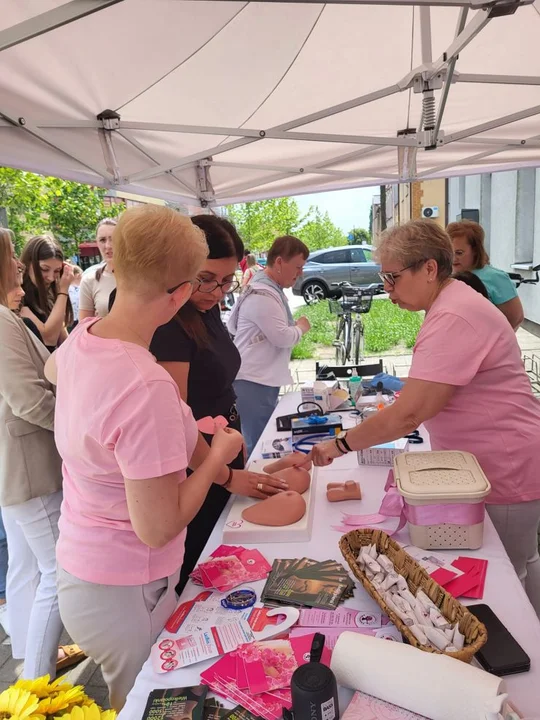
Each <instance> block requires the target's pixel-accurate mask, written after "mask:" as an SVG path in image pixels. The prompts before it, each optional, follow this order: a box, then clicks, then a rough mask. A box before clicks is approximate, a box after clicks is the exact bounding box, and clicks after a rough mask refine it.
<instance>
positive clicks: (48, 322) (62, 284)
mask: <svg viewBox="0 0 540 720" xmlns="http://www.w3.org/2000/svg"><path fill="white" fill-rule="evenodd" d="M21 262H22V264H23V265H24V267H25V270H24V275H23V283H22V286H23V290H24V300H23V306H22V308H21V317H22V318H23V319H24V318H28V319H29V320H31V321H32V322H33V323H34V325H35V326H36V327H37V329H38V331H39V333H40V334H41V336H42V338H43V342H44V343H45V345H46V346H47V349H48V350H49V351H50V352H53V351H54V349H55V348H56V346H57V345H60V343H62V342H63V341H64V340H65V339H66V338H67V330H66V327H69V326H71V324H72V323H73V313H72V310H71V302H70V300H69V286H70V285H71V281H72V280H73V268H72V266H71V265H70V264H69V263H66V262H64V253H63V252H62V248H61V247H60V245H59V244H58V243H57V242H56V240H54V238H52V237H51V236H49V235H37V236H36V237H33V238H31V239H30V240H29V241H28V242H27V243H26V245H25V247H24V250H23V252H22V255H21Z"/></svg>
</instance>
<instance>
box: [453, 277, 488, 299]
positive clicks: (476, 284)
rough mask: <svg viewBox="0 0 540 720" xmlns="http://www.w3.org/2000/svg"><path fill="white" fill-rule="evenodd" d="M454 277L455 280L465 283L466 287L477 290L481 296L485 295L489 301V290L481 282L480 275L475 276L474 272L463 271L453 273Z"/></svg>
mask: <svg viewBox="0 0 540 720" xmlns="http://www.w3.org/2000/svg"><path fill="white" fill-rule="evenodd" d="M452 277H453V278H454V280H460V281H461V282H463V283H465V285H468V286H469V287H472V289H473V290H476V292H477V293H480V295H483V296H484V297H485V298H486V300H489V293H488V291H487V288H486V286H485V285H484V283H483V282H482V281H481V280H480V278H479V277H478V275H475V274H474V273H472V272H468V271H466V270H463V271H462V272H455V273H452Z"/></svg>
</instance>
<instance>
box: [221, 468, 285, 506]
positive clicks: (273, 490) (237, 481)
mask: <svg viewBox="0 0 540 720" xmlns="http://www.w3.org/2000/svg"><path fill="white" fill-rule="evenodd" d="M288 489H289V486H288V485H287V483H286V482H285V481H284V480H281V479H280V478H277V477H275V476H274V475H267V474H266V473H254V472H250V471H249V470H233V475H232V480H231V482H230V484H229V486H228V487H227V490H229V491H230V492H232V493H234V494H235V495H245V496H246V497H252V498H258V499H260V500H264V499H265V498H267V497H270V495H276V494H277V493H279V492H282V491H283V490H288Z"/></svg>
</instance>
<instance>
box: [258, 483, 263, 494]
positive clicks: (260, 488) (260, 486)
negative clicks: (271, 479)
mask: <svg viewBox="0 0 540 720" xmlns="http://www.w3.org/2000/svg"><path fill="white" fill-rule="evenodd" d="M262 489H263V484H262V483H257V490H258V491H259V492H262Z"/></svg>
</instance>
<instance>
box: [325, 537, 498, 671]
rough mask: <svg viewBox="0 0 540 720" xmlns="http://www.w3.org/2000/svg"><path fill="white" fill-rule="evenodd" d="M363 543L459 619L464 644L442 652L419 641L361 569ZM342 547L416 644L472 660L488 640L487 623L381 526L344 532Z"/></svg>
mask: <svg viewBox="0 0 540 720" xmlns="http://www.w3.org/2000/svg"><path fill="white" fill-rule="evenodd" d="M364 545H375V547H376V548H377V552H379V553H384V554H385V555H386V556H387V557H388V558H389V559H390V560H391V561H392V562H393V563H394V567H395V569H396V572H398V573H399V574H400V575H403V577H404V578H405V580H406V581H407V584H408V586H409V590H410V591H411V592H412V594H413V595H416V591H417V590H418V589H419V588H421V589H422V590H423V591H424V592H425V593H426V595H427V596H428V597H429V598H430V599H431V600H432V601H433V602H434V603H435V605H437V607H438V608H439V610H440V612H441V614H442V615H444V617H445V618H447V620H449V621H450V622H451V623H452V624H454V623H456V622H459V630H460V632H461V633H462V634H463V635H464V636H465V645H464V647H463V649H462V650H458V651H457V652H449V653H441V652H440V651H439V650H435V649H434V648H432V647H427V646H426V645H420V643H419V642H418V640H417V639H416V638H415V636H414V635H413V634H412V633H411V631H410V630H409V628H408V627H407V626H406V625H405V624H404V623H403V622H402V621H401V619H400V618H399V617H397V615H396V614H395V613H394V612H393V611H392V610H390V608H389V607H388V606H387V605H386V602H385V600H384V598H383V597H382V596H381V595H380V594H379V592H378V591H377V590H376V589H375V588H374V587H373V585H372V584H371V582H370V581H369V580H368V578H367V577H366V575H365V574H364V572H363V571H362V570H361V569H360V567H359V565H358V563H357V558H358V554H359V552H360V549H361V548H362V547H364ZM339 548H340V550H341V553H342V555H343V557H344V558H345V560H346V561H347V562H348V564H349V567H350V569H351V571H352V573H353V575H355V577H356V578H358V580H360V582H361V583H362V585H363V586H364V587H365V588H366V590H367V591H368V593H369V594H370V595H371V597H372V598H373V599H374V600H376V601H377V602H378V603H379V605H380V606H381V608H382V609H383V611H384V613H385V614H386V615H388V617H389V618H390V620H391V621H392V622H393V623H394V625H395V626H396V627H397V629H398V630H399V632H400V633H401V634H402V635H403V636H404V637H405V638H406V639H407V641H408V642H409V643H410V644H411V645H412V646H413V647H417V648H419V649H420V650H425V651H426V652H432V653H437V654H444V655H448V656H449V657H454V658H457V659H458V660H462V661H463V662H471V660H472V659H473V656H474V654H475V653H477V652H478V650H480V648H481V647H482V645H484V644H485V643H486V642H487V630H486V628H485V626H484V625H483V624H482V623H481V622H480V621H479V620H478V619H477V618H476V617H475V616H474V615H473V614H472V613H470V612H469V611H468V610H467V608H466V607H465V606H464V605H462V604H461V603H460V602H458V601H457V600H456V599H455V598H454V597H453V596H452V595H450V593H447V592H446V590H443V588H442V587H441V586H440V585H439V584H437V583H436V582H435V580H433V579H432V578H431V577H430V576H429V575H428V573H427V572H426V571H425V570H424V568H423V567H422V566H421V565H419V564H418V563H417V562H416V560H414V559H413V558H412V557H411V556H410V555H409V554H407V553H406V552H405V550H403V548H402V547H401V546H400V545H398V543H397V542H395V541H394V540H392V538H390V537H388V535H387V534H386V533H384V532H382V530H369V529H365V530H364V529H362V530H352V531H351V532H349V533H347V534H346V535H343V537H342V538H341V540H340V541H339Z"/></svg>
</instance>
